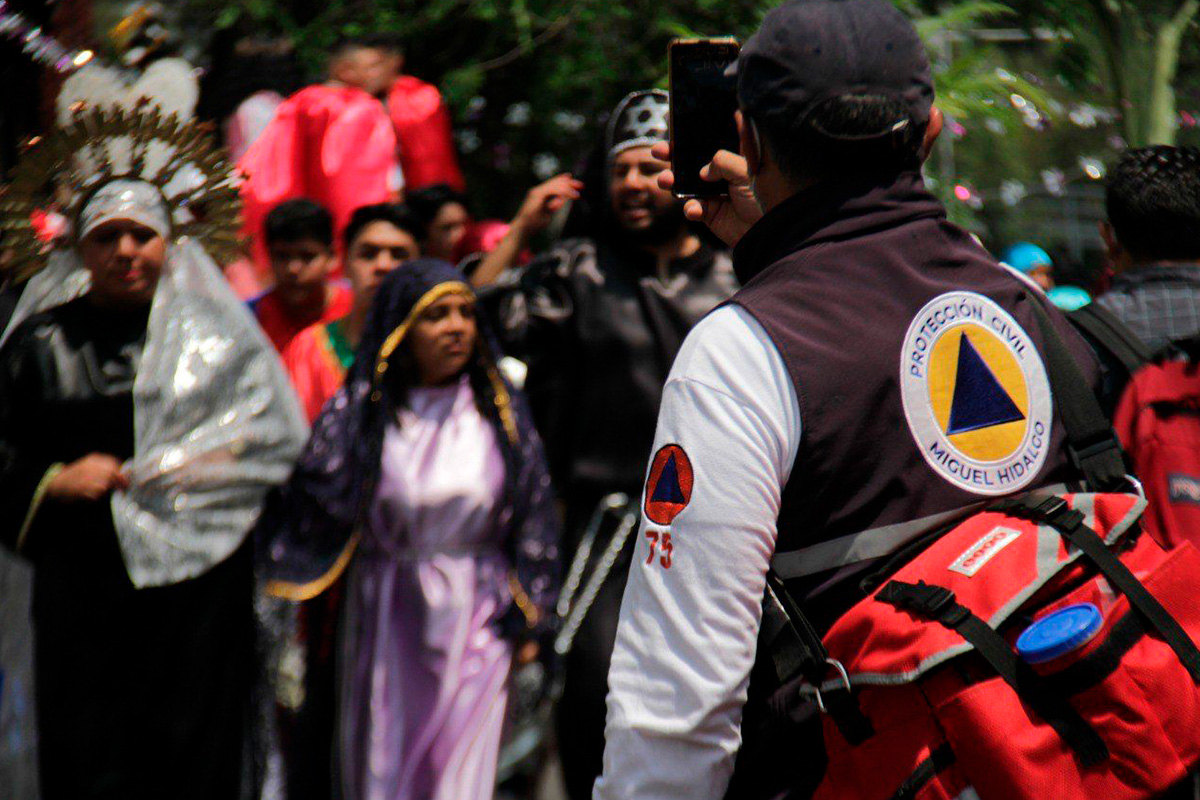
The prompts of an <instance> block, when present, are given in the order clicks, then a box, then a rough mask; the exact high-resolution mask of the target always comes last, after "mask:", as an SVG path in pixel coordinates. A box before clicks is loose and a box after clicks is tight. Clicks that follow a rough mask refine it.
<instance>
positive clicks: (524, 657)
mask: <svg viewBox="0 0 1200 800" xmlns="http://www.w3.org/2000/svg"><path fill="white" fill-rule="evenodd" d="M539 652H541V649H540V648H539V647H538V643H537V642H525V643H524V644H523V645H521V647H520V649H519V650H517V666H518V667H523V666H525V665H526V664H532V663H533V662H534V661H537V657H538V653H539Z"/></svg>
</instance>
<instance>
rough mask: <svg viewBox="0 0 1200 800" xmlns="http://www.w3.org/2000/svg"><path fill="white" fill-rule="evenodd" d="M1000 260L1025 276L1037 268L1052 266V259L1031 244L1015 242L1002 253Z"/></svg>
mask: <svg viewBox="0 0 1200 800" xmlns="http://www.w3.org/2000/svg"><path fill="white" fill-rule="evenodd" d="M1000 260H1001V261H1003V262H1004V263H1005V264H1008V265H1009V266H1010V267H1012V268H1013V269H1015V270H1017V271H1018V272H1024V273H1025V274H1027V275H1028V274H1029V273H1030V272H1033V271H1034V270H1035V269H1037V268H1038V267H1052V266H1054V259H1052V258H1050V254H1049V253H1047V252H1046V251H1045V250H1043V249H1042V248H1040V247H1038V246H1037V245H1036V244H1033V243H1032V242H1017V243H1016V244H1014V245H1013V246H1012V247H1010V248H1008V249H1007V250H1005V251H1004V255H1003V256H1001V257H1000Z"/></svg>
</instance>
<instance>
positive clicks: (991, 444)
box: [928, 323, 1029, 461]
mask: <svg viewBox="0 0 1200 800" xmlns="http://www.w3.org/2000/svg"><path fill="white" fill-rule="evenodd" d="M963 337H966V338H967V341H968V344H969V346H970V347H971V348H972V349H973V350H974V351H975V354H976V355H978V356H979V359H980V361H981V362H982V363H983V365H984V366H985V367H986V368H987V371H988V373H989V374H990V375H991V376H992V377H993V378H994V379H995V381H996V387H998V388H999V389H1000V390H1002V392H1003V394H1004V396H1006V397H1007V398H1008V399H1009V400H1010V401H1012V404H1013V406H1014V407H1015V408H1016V410H1017V411H1018V412H1019V413H1020V418H1019V419H1015V418H1014V419H1012V421H1010V422H1001V423H1000V424H998V425H989V426H986V427H978V428H974V429H971V430H963V431H961V432H954V431H952V430H951V428H950V425H951V421H952V420H951V412H952V411H953V404H954V396H955V389H956V388H957V387H958V385H959V381H958V379H959V377H960V376H959V374H958V372H959V371H958V366H959V362H960V361H964V360H965V359H964V354H963V352H962V349H963V342H962V339H963ZM963 377H964V378H967V377H968V376H963ZM928 380H929V402H930V405H932V407H933V415H934V417H935V418H936V419H937V421H938V425H939V426H940V427H941V429H942V431H943V432H944V433H945V434H946V435H947V436H948V437H949V439H950V441H951V443H953V444H954V447H955V448H956V449H957V450H959V452H961V453H962V454H963V455H965V456H968V457H969V458H973V459H975V460H977V461H1000V460H1001V459H1005V458H1008V457H1009V456H1011V455H1012V454H1013V452H1015V451H1016V449H1017V448H1018V447H1020V445H1021V442H1022V441H1023V440H1024V438H1025V428H1026V427H1027V425H1028V419H1029V390H1028V388H1027V387H1026V385H1025V376H1024V375H1023V374H1022V373H1021V365H1020V364H1018V363H1017V359H1016V357H1014V356H1013V354H1012V352H1011V351H1010V350H1009V349H1008V347H1006V346H1005V345H1004V343H1003V342H1002V341H1000V339H999V338H998V337H997V336H996V335H995V334H993V333H992V332H990V331H988V330H987V329H986V328H984V327H982V326H980V325H976V324H973V323H967V324H965V325H962V326H961V327H959V328H956V329H954V330H951V331H949V332H948V333H947V334H946V335H945V336H942V337H940V338H939V339H938V340H937V343H936V344H934V346H933V352H932V353H930V356H929V378H928ZM977 380H978V379H977ZM1009 416H1015V415H1013V414H1012V413H1011V411H1010V413H1009Z"/></svg>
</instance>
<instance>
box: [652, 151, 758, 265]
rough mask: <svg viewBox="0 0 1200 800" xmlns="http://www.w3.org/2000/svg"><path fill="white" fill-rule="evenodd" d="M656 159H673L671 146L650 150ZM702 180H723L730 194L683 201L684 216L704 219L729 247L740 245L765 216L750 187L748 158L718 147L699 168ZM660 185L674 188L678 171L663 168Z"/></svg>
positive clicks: (659, 180)
mask: <svg viewBox="0 0 1200 800" xmlns="http://www.w3.org/2000/svg"><path fill="white" fill-rule="evenodd" d="M651 153H653V155H654V157H655V158H658V159H661V160H663V161H670V160H671V145H670V144H668V143H667V142H660V143H659V144H656V145H654V148H653V150H651ZM700 177H701V179H702V180H708V179H710V178H712V179H720V180H724V181H726V183H727V184H728V186H729V194H728V195H725V196H715V197H703V198H701V197H692V198H688V200H687V202H685V203H684V204H683V215H684V216H685V217H687V218H688V219H689V220H691V221H692V222H702V223H704V225H705V226H706V227H707V228H708V229H709V230H710V231H712V232H713V234H715V235H716V237H717V238H718V239H720V240H721V241H723V242H724V243H725V244H727V245H729V246H730V247H735V246H737V243H738V242H739V241H741V239H742V237H743V236H744V235H745V234H746V231H748V230H750V229H751V228H752V227H754V224H755V223H756V222H758V221H759V220H760V219H762V215H763V211H762V207H761V206H760V205H759V204H758V199H757V198H756V197H755V196H754V190H753V189H752V188H751V186H750V170H749V168H748V166H747V164H746V159H745V158H744V157H743V156H740V155H738V154H737V153H731V152H729V151H728V150H718V151H717V154H716V155H715V156H714V157H713V160H712V161H711V162H710V163H709V164H707V165H705V167H704V168H703V169H701V170H700ZM658 185H659V187H660V188H662V189H666V190H667V191H674V188H675V173H673V172H672V171H671V170H669V169H668V170H664V171H662V172H661V173H659V175H658Z"/></svg>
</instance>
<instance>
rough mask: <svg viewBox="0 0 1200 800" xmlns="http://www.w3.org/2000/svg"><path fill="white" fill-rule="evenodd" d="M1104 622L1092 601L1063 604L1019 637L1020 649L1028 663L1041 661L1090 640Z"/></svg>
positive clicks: (1055, 656)
mask: <svg viewBox="0 0 1200 800" xmlns="http://www.w3.org/2000/svg"><path fill="white" fill-rule="evenodd" d="M1103 624H1104V615H1102V614H1101V613H1100V609H1098V608H1096V606H1095V605H1093V604H1092V603H1077V604H1075V605H1073V606H1067V607H1066V608H1060V609H1059V610H1058V611H1055V612H1054V613H1052V614H1047V615H1046V616H1044V617H1042V618H1041V619H1039V620H1038V621H1037V622H1035V623H1033V624H1032V625H1030V626H1029V627H1028V628H1026V629H1025V631H1024V633H1022V634H1021V635H1020V636H1019V637H1018V638H1017V652H1018V653H1020V654H1021V658H1023V659H1025V661H1026V662H1027V663H1029V664H1041V663H1042V662H1044V661H1049V660H1050V659H1052V658H1057V657H1058V656H1061V655H1063V654H1064V653H1069V652H1071V651H1072V650H1074V649H1075V648H1077V647H1082V646H1083V645H1085V644H1087V643H1088V642H1089V641H1091V639H1092V637H1093V636H1095V635H1096V634H1097V633H1098V632H1099V631H1100V627H1101V626H1102V625H1103Z"/></svg>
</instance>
